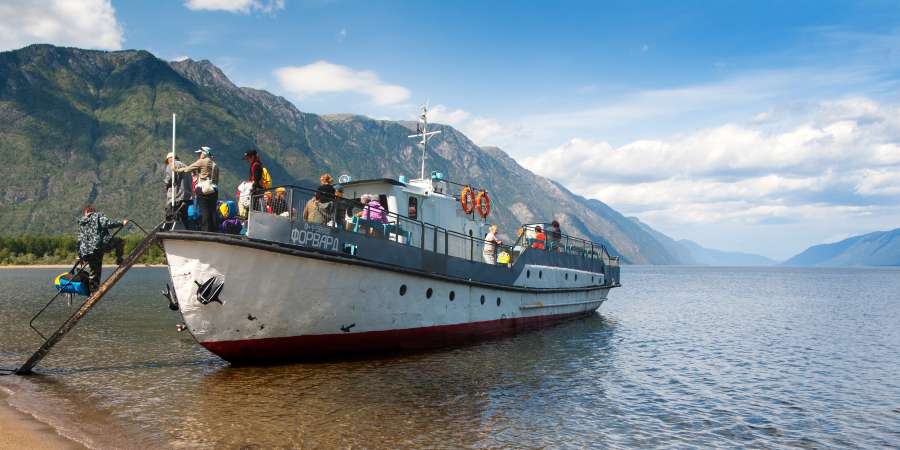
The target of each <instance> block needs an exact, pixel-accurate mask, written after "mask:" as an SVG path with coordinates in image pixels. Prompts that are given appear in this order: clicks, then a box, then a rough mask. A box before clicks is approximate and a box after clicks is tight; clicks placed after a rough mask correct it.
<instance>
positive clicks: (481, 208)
mask: <svg viewBox="0 0 900 450" xmlns="http://www.w3.org/2000/svg"><path fill="white" fill-rule="evenodd" d="M475 209H476V210H478V215H479V216H481V218H482V219H487V216H489V215H490V214H491V198H490V197H489V196H488V193H487V191H481V192H479V193H478V196H477V197H475Z"/></svg>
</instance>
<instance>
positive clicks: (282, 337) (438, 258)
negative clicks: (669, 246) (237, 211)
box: [157, 108, 620, 363]
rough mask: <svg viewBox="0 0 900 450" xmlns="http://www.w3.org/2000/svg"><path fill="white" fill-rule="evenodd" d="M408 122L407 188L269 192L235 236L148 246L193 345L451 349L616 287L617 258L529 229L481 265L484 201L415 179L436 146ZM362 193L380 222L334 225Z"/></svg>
mask: <svg viewBox="0 0 900 450" xmlns="http://www.w3.org/2000/svg"><path fill="white" fill-rule="evenodd" d="M421 119H422V120H421V124H420V128H419V129H418V130H417V133H416V134H414V135H412V136H410V137H416V138H420V139H421V142H420V144H421V145H422V148H423V162H422V170H421V173H420V176H419V178H416V179H412V180H407V179H405V178H404V177H399V178H398V179H389V178H381V179H370V180H358V181H355V180H352V178H350V177H349V176H342V177H341V179H340V180H339V181H342V182H343V183H342V186H343V196H342V197H338V198H325V197H326V196H327V193H324V192H323V191H321V190H316V189H310V188H307V187H303V186H293V185H287V186H280V187H278V188H275V189H272V190H271V191H272V193H271V194H269V197H267V196H266V194H263V195H260V196H257V197H254V198H253V200H252V204H251V207H250V210H249V214H248V218H247V225H246V234H244V235H230V234H217V233H207V232H200V231H187V230H171V231H161V232H159V233H157V239H158V241H159V242H160V243H161V245H162V246H163V247H164V249H165V254H166V259H167V262H168V268H169V275H170V278H171V284H172V289H171V294H170V295H171V300H172V303H173V309H178V310H179V311H180V313H181V315H182V316H183V319H184V324H185V326H186V329H187V330H188V331H189V332H190V333H191V334H192V335H193V337H194V338H195V339H196V340H197V342H199V343H200V344H201V345H202V346H203V347H205V348H206V349H208V350H209V351H211V352H212V353H214V354H216V355H218V356H219V357H221V358H223V359H225V360H227V361H229V362H232V363H258V362H270V361H284V360H296V359H302V358H310V357H312V358H318V357H333V356H338V355H346V354H360V353H372V352H390V351H397V350H419V349H427V348H435V347H446V346H454V345H460V344H464V343H469V342H473V341H478V340H482V339H486V338H492V337H499V336H505V335H510V334H514V333H518V332H521V331H524V330H530V329H536V328H541V327H545V326H548V325H552V324H555V323H558V322H560V321H563V320H568V319H573V318H578V317H583V316H587V315H590V314H594V313H596V311H597V309H598V308H599V307H600V305H602V304H603V302H605V301H606V300H607V295H608V293H609V291H610V290H611V289H613V288H615V287H619V286H620V282H619V281H620V280H619V260H618V258H617V257H616V256H611V255H610V254H609V253H608V251H607V249H606V247H605V246H603V245H602V244H600V243H595V242H591V241H589V240H586V239H582V238H579V237H576V236H570V235H567V234H564V233H559V234H552V235H549V234H544V235H543V239H540V238H541V237H542V235H541V234H539V233H538V232H537V230H538V228H539V227H543V228H546V224H535V223H530V224H523V225H522V227H521V228H520V229H519V231H520V233H519V234H518V236H517V237H518V240H517V241H516V242H515V243H513V244H512V245H499V246H496V251H495V255H497V261H492V260H489V261H486V259H485V258H484V257H483V251H482V250H483V248H484V246H485V245H486V242H485V241H484V240H483V239H482V237H483V236H484V235H485V233H486V226H487V224H488V223H489V214H490V211H489V210H490V203H489V202H490V197H489V196H488V195H487V193H486V192H484V191H483V190H479V189H477V188H472V187H470V186H468V185H463V184H458V183H455V182H453V181H450V180H448V179H446V177H445V176H444V175H443V174H441V173H438V172H432V173H431V174H430V176H426V175H425V161H424V155H425V151H424V149H425V146H426V145H427V142H428V138H429V137H431V136H433V135H434V134H436V132H435V131H430V132H429V131H428V129H427V110H426V109H425V108H423V114H422V118H421ZM364 193H365V194H370V195H372V196H373V197H374V198H377V199H378V200H379V202H380V203H381V204H382V205H384V206H385V207H386V209H387V214H386V216H387V217H386V220H385V221H384V222H382V221H370V220H365V219H364V218H361V217H358V216H356V215H350V216H348V215H346V214H341V211H343V210H350V211H354V210H356V211H358V210H359V208H360V206H361V205H360V204H359V199H360V197H361V196H362V194H364ZM476 193H477V195H476ZM275 196H277V198H278V199H279V200H280V201H281V202H283V203H282V205H283V206H282V207H281V208H276V210H274V211H273V210H272V209H271V207H268V206H267V204H266V201H267V198H269V199H271V198H273V197H275ZM317 196H318V198H319V200H318V201H320V202H322V203H323V204H327V203H328V202H330V203H331V209H330V210H329V211H330V216H329V217H328V218H327V221H325V223H321V222H320V223H312V222H310V221H306V220H304V218H303V211H304V207H305V206H306V205H307V203H308V202H310V201H315V200H312V199H315V198H317ZM473 199H476V200H477V201H476V202H473V201H472V200H473ZM473 203H476V204H473ZM401 212H402V213H403V214H401ZM548 236H549V237H548Z"/></svg>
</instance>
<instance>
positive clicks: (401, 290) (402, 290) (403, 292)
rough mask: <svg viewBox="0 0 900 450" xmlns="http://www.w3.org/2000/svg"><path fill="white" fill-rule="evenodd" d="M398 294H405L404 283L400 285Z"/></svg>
mask: <svg viewBox="0 0 900 450" xmlns="http://www.w3.org/2000/svg"><path fill="white" fill-rule="evenodd" d="M400 295H406V285H405V284H403V285H400Z"/></svg>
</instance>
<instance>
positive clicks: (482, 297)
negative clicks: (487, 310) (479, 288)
mask: <svg viewBox="0 0 900 450" xmlns="http://www.w3.org/2000/svg"><path fill="white" fill-rule="evenodd" d="M481 304H482V305H483V304H484V296H483V295H482V296H481Z"/></svg>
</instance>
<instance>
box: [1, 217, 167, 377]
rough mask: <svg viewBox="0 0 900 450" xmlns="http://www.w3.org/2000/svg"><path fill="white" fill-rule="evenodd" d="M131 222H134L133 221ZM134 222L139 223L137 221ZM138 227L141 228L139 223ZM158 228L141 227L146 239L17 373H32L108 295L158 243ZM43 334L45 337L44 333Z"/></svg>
mask: <svg viewBox="0 0 900 450" xmlns="http://www.w3.org/2000/svg"><path fill="white" fill-rule="evenodd" d="M131 223H134V222H133V221H132V222H131ZM134 224H135V225H137V224H136V223H134ZM138 227H139V228H140V226H139V225H138ZM158 229H159V227H156V228H154V229H153V230H152V231H150V232H149V233H148V232H146V231H144V230H143V228H141V230H142V231H144V233H145V234H146V236H145V237H144V239H143V240H142V241H141V242H140V243H139V244H138V245H137V246H136V247H135V248H134V250H132V251H131V253H129V254H128V256H126V257H125V259H124V260H123V261H122V264H119V266H118V267H116V269H115V270H113V272H112V273H111V274H110V275H109V277H107V278H106V280H104V281H103V283H101V284H100V287H99V288H97V290H96V291H94V292H92V293H91V295H90V296H89V297H88V298H87V300H85V301H84V303H83V304H82V305H81V307H80V308H78V311H75V313H74V314H72V316H71V317H69V319H68V320H66V321H65V322H64V323H63V324H62V325H61V326H60V327H59V329H58V330H56V332H55V333H53V334H52V335H50V337H49V338H46V340H45V341H44V343H43V345H41V348H39V349H38V350H37V351H36V352H34V354H33V355H31V358H28V361H25V364H22V367H19V368H18V369H16V372H15V373H16V375H28V374H31V373H32V369H34V366H36V365H37V363H39V362H41V360H42V359H44V357H45V356H47V354H48V353H50V349H51V348H53V346H54V345H56V343H57V342H59V341H60V340H62V338H63V336H65V335H66V333H68V332H69V331H71V330H72V328H75V325H76V324H77V323H78V321H79V320H81V318H82V317H84V316H85V314H87V313H88V311H90V310H91V308H93V307H94V305H96V304H97V302H99V301H100V299H102V298H103V296H104V295H106V293H107V292H109V291H110V289H112V288H113V286H115V285H116V283H118V282H119V280H121V279H122V277H123V276H125V273H126V272H128V270H129V269H131V267H132V266H133V265H134V263H136V262H137V260H138V259H139V258H140V257H141V256H142V255H143V254H144V252H146V251H147V250H148V249H149V248H150V247H152V246H153V244H155V243H156V231H157V230H158ZM55 298H56V297H54V299H55ZM50 302H51V303H52V302H53V299H51V300H50ZM49 305H50V304H49V303H48V304H47V306H49ZM44 309H46V306H45V307H44ZM43 311H44V310H43V309H42V310H41V311H40V312H39V313H38V315H40V313H41V312H43ZM35 318H37V315H36V316H35ZM33 321H34V319H32V322H33ZM38 334H40V333H38ZM41 336H42V337H43V335H41Z"/></svg>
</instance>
